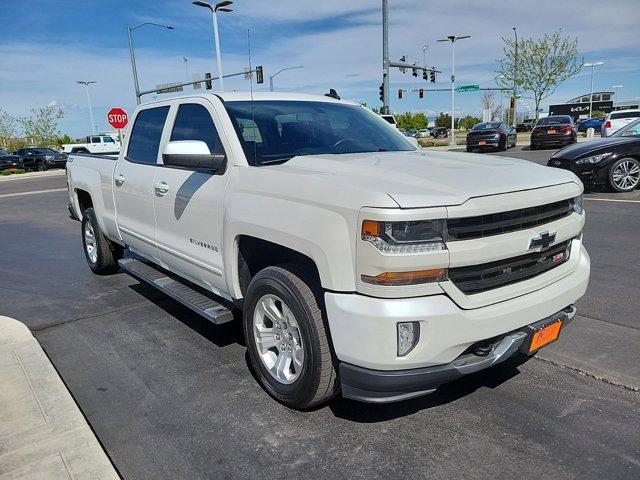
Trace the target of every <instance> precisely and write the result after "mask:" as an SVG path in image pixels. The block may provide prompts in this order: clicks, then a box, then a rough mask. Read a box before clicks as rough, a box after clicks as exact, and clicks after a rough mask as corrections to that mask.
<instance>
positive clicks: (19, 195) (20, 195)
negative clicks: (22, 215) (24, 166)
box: [0, 188, 67, 198]
mask: <svg viewBox="0 0 640 480" xmlns="http://www.w3.org/2000/svg"><path fill="white" fill-rule="evenodd" d="M66 191H67V189H66V188H50V189H48V190H32V191H31V192H19V193H4V194H2V195H0V198H7V197H22V196H24V195H38V194H40V193H52V192H66Z"/></svg>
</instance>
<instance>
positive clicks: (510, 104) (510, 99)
mask: <svg viewBox="0 0 640 480" xmlns="http://www.w3.org/2000/svg"><path fill="white" fill-rule="evenodd" d="M515 106H516V100H515V98H513V95H512V96H511V97H510V98H509V108H511V109H512V108H513V107H515Z"/></svg>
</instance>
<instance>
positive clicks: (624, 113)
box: [611, 112, 640, 120]
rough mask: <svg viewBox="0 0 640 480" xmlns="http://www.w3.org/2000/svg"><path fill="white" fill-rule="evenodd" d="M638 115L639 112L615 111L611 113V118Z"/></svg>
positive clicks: (636, 116)
mask: <svg viewBox="0 0 640 480" xmlns="http://www.w3.org/2000/svg"><path fill="white" fill-rule="evenodd" d="M638 117H640V112H615V113H612V114H611V120H615V119H618V118H638Z"/></svg>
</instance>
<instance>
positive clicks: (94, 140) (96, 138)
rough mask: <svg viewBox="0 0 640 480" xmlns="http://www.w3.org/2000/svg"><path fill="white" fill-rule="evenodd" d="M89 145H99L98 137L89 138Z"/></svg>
mask: <svg viewBox="0 0 640 480" xmlns="http://www.w3.org/2000/svg"><path fill="white" fill-rule="evenodd" d="M91 143H100V137H91Z"/></svg>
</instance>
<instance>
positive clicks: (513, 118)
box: [511, 27, 518, 127]
mask: <svg viewBox="0 0 640 480" xmlns="http://www.w3.org/2000/svg"><path fill="white" fill-rule="evenodd" d="M513 34H514V35H515V36H516V45H515V56H514V61H513V112H512V113H511V115H512V116H511V123H512V125H513V126H514V127H515V126H516V123H517V120H516V116H517V115H516V112H517V105H516V102H517V94H516V88H517V84H516V80H517V78H518V31H517V30H516V27H513Z"/></svg>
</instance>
